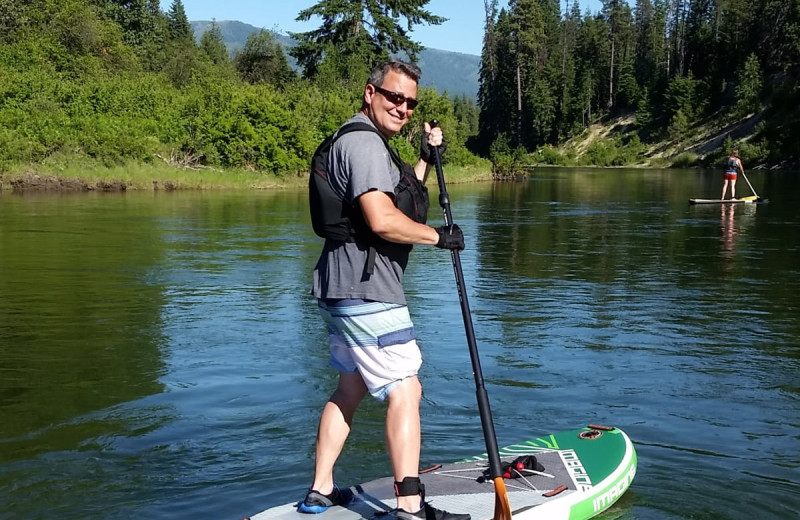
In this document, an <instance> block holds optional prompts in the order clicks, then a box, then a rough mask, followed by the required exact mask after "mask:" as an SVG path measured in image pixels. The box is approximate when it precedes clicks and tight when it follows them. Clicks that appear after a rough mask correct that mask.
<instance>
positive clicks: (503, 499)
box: [431, 119, 511, 520]
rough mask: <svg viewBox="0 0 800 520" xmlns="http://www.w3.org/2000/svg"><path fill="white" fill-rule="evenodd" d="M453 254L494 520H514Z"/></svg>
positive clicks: (445, 204)
mask: <svg viewBox="0 0 800 520" xmlns="http://www.w3.org/2000/svg"><path fill="white" fill-rule="evenodd" d="M438 125H439V122H438V121H437V120H435V119H434V120H433V121H431V127H436V126H438ZM433 153H434V159H435V162H436V178H437V180H438V181H439V205H440V206H441V207H442V212H443V213H444V223H445V225H446V226H450V225H452V224H453V214H452V213H451V211H450V197H449V195H448V194H447V186H446V185H445V182H444V172H443V171H442V155H441V151H440V150H439V147H438V146H437V147H434V149H433ZM450 254H451V256H452V258H453V270H454V271H455V274H456V286H457V287H458V297H459V299H460V300H461V315H462V317H463V318H464V329H465V331H466V333H467V345H468V346H469V357H470V359H471V361H472V373H473V375H474V376H475V393H476V395H477V398H478V412H479V413H480V416H481V426H482V427H483V438H484V440H485V441H486V453H487V454H488V455H489V469H490V472H491V478H492V481H493V482H494V491H495V501H494V520H511V504H510V503H509V502H508V491H507V490H506V484H505V481H503V470H502V466H501V463H500V450H499V449H498V447H497V435H496V434H495V430H494V423H493V422H492V411H491V408H490V407H489V395H488V394H487V392H486V386H485V385H484V382H483V373H482V372H481V360H480V356H479V355H478V345H477V343H476V342H475V330H474V329H473V327H472V315H471V314H470V310H469V301H468V300H467V288H466V284H465V283H464V272H463V270H462V269H461V256H460V255H459V251H458V250H457V249H452V250H451V251H450Z"/></svg>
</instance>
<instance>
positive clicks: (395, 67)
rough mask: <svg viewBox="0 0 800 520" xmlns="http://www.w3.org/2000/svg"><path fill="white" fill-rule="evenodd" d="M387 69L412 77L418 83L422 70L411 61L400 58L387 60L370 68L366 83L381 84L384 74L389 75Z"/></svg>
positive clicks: (384, 77)
mask: <svg viewBox="0 0 800 520" xmlns="http://www.w3.org/2000/svg"><path fill="white" fill-rule="evenodd" d="M389 71H394V72H398V73H400V74H403V75H404V76H408V77H409V78H411V79H413V80H414V82H415V83H419V78H420V76H422V71H421V70H420V68H419V67H417V66H416V65H414V64H413V63H407V62H405V61H400V60H388V61H385V62H383V63H381V64H379V65H376V66H375V68H373V69H372V71H371V72H370V73H369V79H368V80H367V83H368V84H370V85H375V86H376V87H380V86H383V82H384V80H385V79H386V76H388V75H389Z"/></svg>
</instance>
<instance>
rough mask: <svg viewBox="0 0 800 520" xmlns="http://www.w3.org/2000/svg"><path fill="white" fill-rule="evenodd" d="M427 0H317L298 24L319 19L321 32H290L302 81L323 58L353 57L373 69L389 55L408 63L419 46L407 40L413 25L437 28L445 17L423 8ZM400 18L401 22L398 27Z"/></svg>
mask: <svg viewBox="0 0 800 520" xmlns="http://www.w3.org/2000/svg"><path fill="white" fill-rule="evenodd" d="M429 2H430V0H320V1H319V2H317V3H316V4H314V5H313V6H311V7H309V8H308V9H304V10H302V11H300V13H299V14H298V16H297V20H298V21H304V22H305V21H308V20H310V19H311V18H312V17H314V16H318V17H320V18H322V25H321V26H320V28H318V29H315V30H313V31H308V32H304V33H294V34H292V37H293V38H294V39H295V40H296V41H297V46H295V47H294V48H293V49H292V50H291V51H290V54H291V55H292V56H293V57H295V58H296V59H297V63H298V65H299V66H300V67H301V68H302V69H303V74H304V76H306V77H313V76H314V75H315V74H316V71H317V68H318V67H319V65H320V64H321V63H322V61H323V60H324V59H325V57H326V55H328V54H329V53H331V52H333V51H335V52H336V53H338V55H340V56H344V57H349V56H356V57H357V58H358V59H360V60H362V61H363V62H366V63H368V64H369V65H372V64H374V63H376V62H378V61H380V60H381V59H384V58H386V57H387V56H388V55H397V54H401V53H404V54H407V55H408V57H409V58H410V59H412V60H415V59H416V58H417V53H419V52H420V51H421V50H422V48H423V47H422V45H420V44H419V43H417V42H415V41H413V40H411V38H410V37H409V34H408V33H409V32H411V31H412V30H413V28H414V26H416V25H420V24H431V25H439V24H441V23H443V22H444V21H446V18H442V17H441V16H436V15H434V14H432V13H431V12H430V11H428V10H426V9H425V6H426V5H427V4H428V3H429ZM401 20H404V22H402V24H401Z"/></svg>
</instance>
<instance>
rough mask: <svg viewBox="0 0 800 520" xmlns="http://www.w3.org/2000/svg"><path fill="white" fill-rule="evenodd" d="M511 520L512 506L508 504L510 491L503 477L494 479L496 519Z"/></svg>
mask: <svg viewBox="0 0 800 520" xmlns="http://www.w3.org/2000/svg"><path fill="white" fill-rule="evenodd" d="M493 520H511V504H510V503H509V502H508V491H506V483H505V482H504V481H503V477H497V478H495V479H494V519H493Z"/></svg>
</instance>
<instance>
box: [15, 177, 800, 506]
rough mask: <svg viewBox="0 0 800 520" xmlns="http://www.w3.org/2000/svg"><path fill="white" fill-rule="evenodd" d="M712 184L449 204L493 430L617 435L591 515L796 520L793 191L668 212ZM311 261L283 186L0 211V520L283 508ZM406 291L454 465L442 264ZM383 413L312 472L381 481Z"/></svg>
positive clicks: (454, 389)
mask: <svg viewBox="0 0 800 520" xmlns="http://www.w3.org/2000/svg"><path fill="white" fill-rule="evenodd" d="M719 177H720V175H719V174H718V173H717V172H709V173H703V172H697V171H678V170H672V171H667V170H647V171H642V170H577V169H542V170H536V171H535V172H534V174H533V177H532V178H531V179H529V180H527V181H524V182H513V183H512V182H508V183H495V184H491V183H485V184H471V185H452V186H450V195H451V200H452V208H453V213H454V219H455V221H456V222H457V223H458V224H459V225H461V226H462V228H463V229H464V232H465V235H466V240H467V249H466V250H465V251H464V252H463V255H462V261H463V266H464V275H465V279H466V283H467V289H468V294H469V298H470V304H471V306H472V311H473V321H474V324H475V331H476V335H477V340H478V347H479V349H480V352H481V358H482V362H483V372H484V377H485V379H486V385H487V389H488V392H489V397H490V400H491V403H492V411H493V414H494V419H495V424H496V428H497V433H498V440H499V442H500V444H501V445H504V444H511V443H514V442H517V441H521V440H525V439H528V438H533V437H535V436H539V435H541V434H544V433H548V432H550V431H557V430H563V429H571V428H575V427H580V426H583V425H585V424H588V423H603V424H611V425H615V426H618V427H620V428H622V429H624V430H625V431H626V432H628V434H629V435H630V436H631V438H632V439H633V441H634V442H635V444H636V447H637V450H638V454H639V470H638V473H637V476H636V480H635V481H634V483H633V486H632V487H631V489H630V490H629V491H628V492H627V493H626V494H625V495H624V496H623V498H622V499H621V500H620V501H619V502H618V503H617V505H615V506H614V507H613V508H612V510H611V511H610V512H608V513H606V514H605V515H604V518H607V519H610V518H620V519H625V520H661V519H690V518H691V519H715V520H716V519H751V518H759V519H772V518H775V519H782V518H790V517H791V518H794V517H796V514H797V512H798V511H800V470H799V468H800V433H799V432H800V429H798V427H800V370H799V369H800V320H799V319H798V316H800V204H798V203H797V194H798V192H800V175H798V174H796V173H795V174H793V173H788V172H752V173H749V174H748V177H749V179H750V181H751V182H752V183H753V187H754V188H755V189H756V191H758V193H759V195H762V196H763V197H767V198H769V199H770V203H769V204H763V205H740V206H733V207H730V206H727V207H725V206H723V207H720V206H713V205H712V206H702V207H701V206H689V205H688V204H687V199H688V198H690V197H704V198H716V197H717V196H718V192H719V190H720V185H721V182H720V178H719ZM431 185H432V187H431V191H432V195H433V196H432V199H433V200H436V191H437V190H436V186H435V183H431ZM738 188H739V190H738V192H739V194H740V195H746V194H749V188H748V187H747V185H746V184H745V183H744V182H740V183H739V185H738ZM431 221H432V222H433V223H436V222H441V216H440V213H439V212H438V210H437V209H432V211H431ZM319 249H320V241H319V239H317V238H316V237H315V236H314V235H313V233H312V232H311V231H310V226H309V218H308V211H307V202H306V196H305V193H304V192H303V191H252V192H190V193H181V192H170V193H167V192H155V193H150V192H148V193H121V194H95V193H89V194H24V195H18V194H12V193H8V192H5V193H2V194H0V374H1V375H2V377H0V518H2V519H26V520H30V519H45V518H47V519H51V518H58V519H59V520H67V519H94V518H97V519H101V518H102V519H142V518H146V519H150V518H170V519H171V520H175V519H182V518H185V519H189V518H192V519H197V518H202V519H220V520H225V519H239V518H241V517H243V516H246V515H249V514H254V513H256V512H258V511H260V510H262V509H265V508H267V507H270V506H274V505H278V504H281V503H285V502H289V501H292V500H296V499H299V498H300V497H301V496H302V494H303V491H304V489H305V487H306V486H307V485H308V484H309V480H310V476H311V470H312V455H313V442H314V434H315V429H316V421H317V417H318V413H319V410H320V409H321V407H322V405H323V403H324V402H325V400H326V399H327V397H328V395H329V393H330V392H331V390H332V389H333V387H334V385H335V381H336V378H335V374H334V373H333V372H332V371H331V370H330V369H329V368H328V367H327V348H326V346H325V334H324V331H323V328H322V326H321V322H320V320H319V318H318V316H317V313H316V308H315V305H314V302H313V301H312V300H311V299H310V298H309V297H308V288H309V280H310V272H311V270H312V268H313V265H314V263H315V261H316V257H317V255H318V252H319ZM406 287H407V292H408V295H409V303H410V308H411V310H412V316H413V317H414V319H415V324H416V326H417V329H418V334H419V336H420V344H421V347H422V349H423V355H424V358H425V363H424V366H423V369H422V373H421V379H422V382H423V385H424V388H425V396H424V402H423V405H422V414H423V452H422V459H423V460H422V463H423V465H429V464H432V463H435V462H447V461H452V460H457V459H460V458H463V457H467V456H470V455H474V454H476V453H480V452H482V451H484V444H483V439H482V437H481V429H480V421H479V419H478V414H477V407H476V404H475V392H474V390H475V389H474V380H473V377H472V373H471V368H470V362H469V356H468V352H467V347H466V340H465V337H464V332H463V323H462V321H461V312H460V306H459V302H458V296H457V293H456V288H455V283H454V278H453V270H452V265H451V263H450V256H449V254H447V253H446V252H444V251H441V250H437V249H435V248H428V247H418V248H417V249H416V250H415V252H414V253H413V254H412V262H411V266H410V268H409V270H408V273H407V281H406ZM383 413H384V411H383V407H382V405H381V404H379V403H375V402H373V401H369V400H367V401H365V403H364V405H363V406H362V409H361V411H360V413H359V415H358V416H357V418H356V424H355V427H354V432H353V434H352V436H351V439H350V440H349V442H348V445H347V447H346V449H345V453H344V454H343V456H342V459H341V461H340V465H339V466H338V470H337V479H338V480H339V482H341V483H343V484H347V485H349V484H353V483H356V482H359V481H363V480H366V479H371V478H375V477H378V476H383V475H385V474H388V473H389V467H388V462H387V460H386V455H385V452H384V443H383V425H382V421H383Z"/></svg>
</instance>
